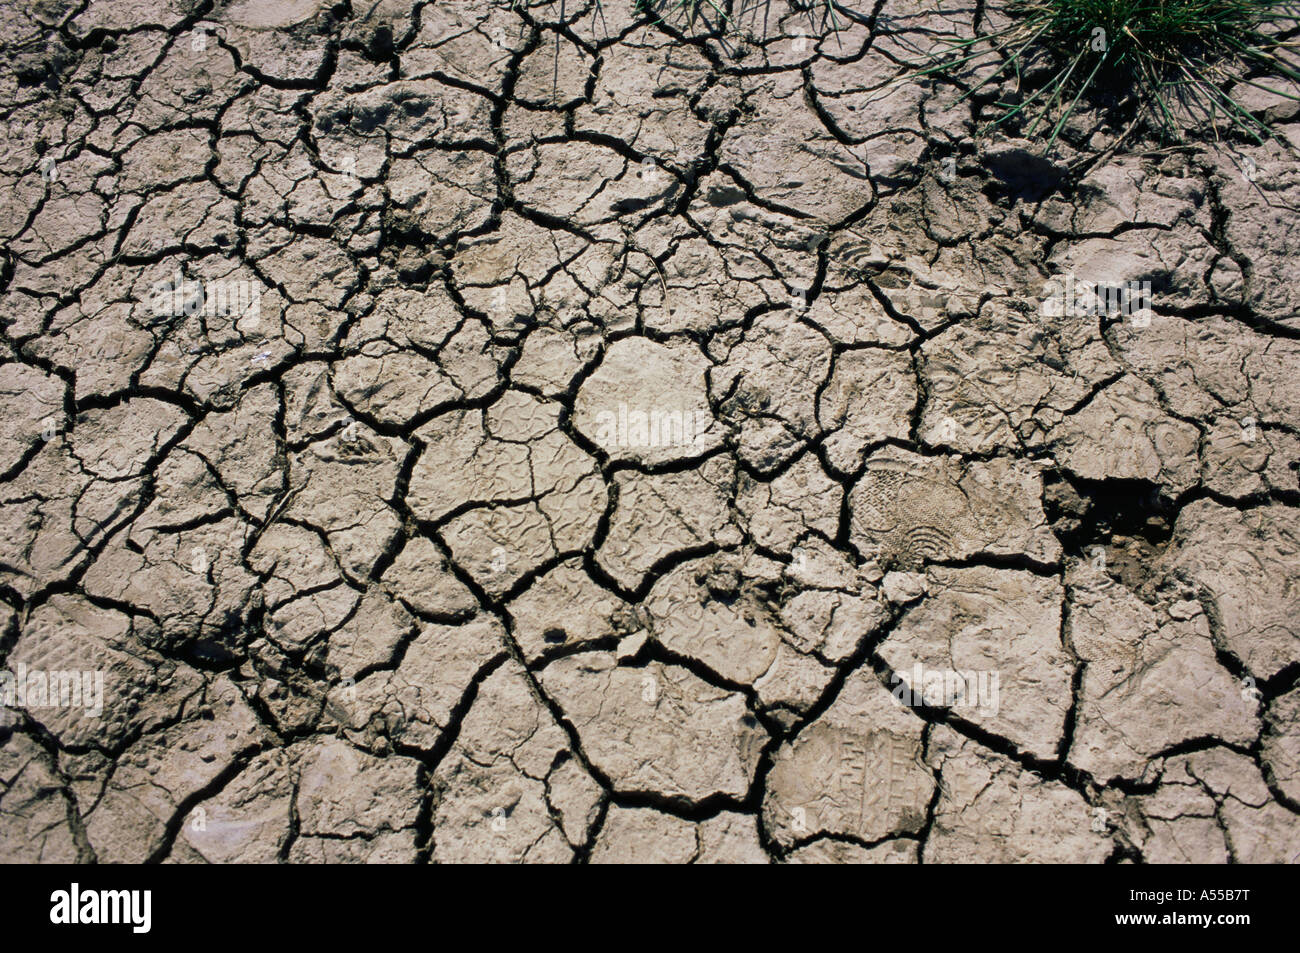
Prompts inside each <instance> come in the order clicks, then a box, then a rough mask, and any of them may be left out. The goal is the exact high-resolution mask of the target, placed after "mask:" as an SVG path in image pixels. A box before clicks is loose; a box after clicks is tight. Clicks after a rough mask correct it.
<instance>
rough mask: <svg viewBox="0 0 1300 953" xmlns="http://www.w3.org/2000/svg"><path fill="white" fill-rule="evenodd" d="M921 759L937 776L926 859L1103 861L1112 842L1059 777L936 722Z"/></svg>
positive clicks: (1009, 861) (941, 861)
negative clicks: (1024, 765) (1049, 776)
mask: <svg viewBox="0 0 1300 953" xmlns="http://www.w3.org/2000/svg"><path fill="white" fill-rule="evenodd" d="M926 763H927V764H928V765H929V766H930V767H931V768H932V769H933V770H934V771H935V772H936V773H937V775H938V777H939V792H940V795H939V800H938V803H937V804H936V805H935V807H934V824H933V825H932V826H931V828H930V836H929V838H928V839H927V840H926V844H925V849H924V851H923V856H924V860H925V862H926V863H954V862H956V863H1066V862H1069V863H1094V864H1096V863H1101V861H1103V860H1104V859H1105V858H1106V857H1107V856H1109V855H1110V853H1111V850H1112V844H1111V840H1110V838H1109V837H1108V836H1107V831H1106V830H1105V829H1103V830H1101V831H1098V830H1096V829H1095V827H1094V824H1093V818H1094V814H1093V811H1092V810H1091V808H1090V807H1089V805H1088V803H1087V802H1086V801H1085V800H1084V799H1083V798H1082V797H1081V796H1080V795H1079V794H1078V793H1077V792H1075V791H1073V790H1071V789H1070V788H1068V787H1066V786H1065V785H1064V784H1062V783H1060V782H1059V781H1048V780H1043V779H1042V778H1039V777H1038V776H1037V775H1035V774H1033V773H1031V772H1029V771H1026V770H1024V769H1023V768H1021V767H1020V766H1019V765H1018V764H1016V763H1015V762H1013V761H1011V760H1009V759H1007V758H1005V757H1003V756H1002V755H999V754H995V753H993V752H992V751H990V750H988V749H987V748H983V747H981V746H980V745H978V744H976V743H975V742H973V741H970V740H969V739H966V738H962V737H961V736H960V735H958V734H956V732H954V731H952V730H951V729H950V728H947V727H944V726H939V727H936V728H935V729H934V731H933V732H932V733H931V735H930V745H929V749H928V751H927V754H926Z"/></svg>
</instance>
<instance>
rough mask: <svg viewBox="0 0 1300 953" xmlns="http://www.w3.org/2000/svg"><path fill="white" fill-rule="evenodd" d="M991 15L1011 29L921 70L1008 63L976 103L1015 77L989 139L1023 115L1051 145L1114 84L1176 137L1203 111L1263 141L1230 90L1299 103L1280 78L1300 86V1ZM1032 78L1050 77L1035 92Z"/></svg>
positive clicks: (1001, 7) (1115, 2)
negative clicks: (1238, 86)
mask: <svg viewBox="0 0 1300 953" xmlns="http://www.w3.org/2000/svg"><path fill="white" fill-rule="evenodd" d="M991 9H992V10H993V11H994V12H996V13H997V14H998V15H999V16H1000V17H1001V18H1002V19H1003V20H1005V21H1006V25H1005V26H1002V27H1001V28H999V29H997V30H996V31H995V32H993V33H987V34H981V35H977V36H974V37H971V38H969V39H963V40H954V41H952V42H950V43H947V44H946V45H945V46H944V48H943V49H942V50H940V51H939V52H938V53H937V54H934V55H932V56H931V57H930V58H929V59H928V60H926V61H925V62H922V63H918V64H913V65H914V66H916V67H917V68H918V70H919V72H920V73H921V74H922V75H929V74H938V73H951V72H952V71H953V70H954V69H955V68H958V67H966V66H979V65H983V64H986V63H990V62H997V61H999V60H1000V63H999V65H998V66H997V67H996V69H995V70H994V71H993V72H992V73H991V74H990V75H988V76H986V77H985V78H984V79H983V80H982V81H981V82H980V84H979V85H978V86H976V87H975V88H974V89H972V90H969V91H968V92H967V93H966V96H967V97H969V96H971V95H973V94H974V93H976V92H978V90H979V89H981V88H983V87H984V86H987V85H989V84H992V83H999V82H1001V81H1003V80H1007V79H1011V78H1015V79H1016V80H1017V86H1018V87H1020V89H1019V90H1018V92H1019V93H1021V96H1020V97H1018V101H1016V102H998V103H997V104H996V109H997V111H998V112H999V115H997V117H996V118H995V119H994V120H992V121H991V122H990V123H989V124H988V125H987V126H986V127H984V129H983V130H981V132H988V131H991V130H992V129H995V128H997V127H999V126H1001V125H1003V124H1004V123H1007V122H1009V121H1011V120H1013V119H1019V120H1021V121H1022V122H1023V124H1024V130H1023V132H1024V134H1025V135H1027V136H1029V137H1031V138H1032V137H1034V136H1036V135H1038V134H1040V133H1047V148H1048V149H1049V150H1050V149H1051V147H1052V146H1053V145H1054V144H1055V142H1056V139H1057V137H1058V136H1059V135H1060V133H1061V130H1062V128H1064V126H1065V123H1066V122H1067V121H1068V120H1069V118H1070V116H1071V115H1072V114H1073V113H1074V111H1075V109H1076V108H1077V107H1078V105H1079V103H1080V101H1081V100H1082V99H1083V97H1084V96H1085V95H1087V94H1088V93H1089V92H1092V91H1098V90H1099V88H1101V87H1105V88H1106V89H1107V90H1109V91H1112V92H1114V91H1119V92H1120V93H1121V98H1128V97H1134V98H1136V101H1137V105H1138V106H1139V107H1140V108H1141V110H1142V111H1144V112H1146V113H1147V114H1149V115H1150V116H1153V117H1154V118H1155V120H1156V121H1157V124H1158V125H1159V126H1160V127H1161V128H1162V129H1163V130H1164V131H1165V132H1166V133H1167V134H1169V135H1170V136H1172V137H1173V138H1176V139H1181V138H1182V137H1183V131H1184V130H1183V125H1184V123H1185V121H1186V120H1187V119H1188V118H1189V117H1190V116H1195V115H1200V116H1202V117H1203V118H1206V119H1208V120H1209V122H1210V125H1211V127H1212V128H1213V129H1214V130H1215V134H1216V136H1217V134H1218V129H1219V121H1220V117H1226V118H1227V119H1228V120H1230V121H1231V124H1232V126H1233V127H1234V128H1236V129H1237V130H1239V131H1240V132H1242V133H1244V134H1246V135H1247V136H1249V137H1250V138H1252V139H1254V140H1256V141H1263V140H1264V139H1266V138H1268V137H1269V136H1271V135H1272V130H1271V129H1270V128H1269V126H1268V125H1267V123H1265V122H1264V121H1263V120H1262V119H1259V118H1258V117H1256V116H1255V115H1254V114H1253V113H1252V112H1250V111H1249V110H1248V109H1246V107H1244V106H1243V105H1241V104H1240V103H1239V102H1237V101H1236V100H1235V99H1234V98H1233V97H1232V95H1231V94H1230V93H1229V92H1228V91H1227V88H1228V87H1230V86H1231V85H1233V84H1234V83H1238V82H1240V83H1246V84H1248V85H1251V86H1254V87H1257V88H1260V89H1264V90H1266V91H1268V92H1271V93H1274V94H1276V95H1278V96H1281V97H1284V98H1287V99H1293V100H1294V99H1298V98H1300V97H1297V95H1296V93H1295V88H1294V87H1293V88H1291V89H1278V88H1276V85H1277V82H1278V80H1281V81H1282V82H1283V83H1284V84H1285V83H1289V82H1291V81H1296V82H1300V60H1298V59H1297V57H1296V56H1295V55H1294V53H1293V51H1294V49H1295V47H1296V43H1295V39H1294V37H1295V35H1296V31H1297V27H1298V26H1300V3H1296V2H1295V0H1006V2H1003V3H1000V4H996V5H992V6H991ZM1026 74H1034V75H1037V76H1039V77H1040V78H1038V79H1036V80H1034V81H1032V82H1030V83H1028V84H1027V85H1028V86H1029V87H1030V88H1024V87H1025V86H1026V84H1025V83H1024V82H1023V80H1024V79H1025V76H1026ZM963 98H965V97H963ZM1049 129H1050V132H1048V130H1049Z"/></svg>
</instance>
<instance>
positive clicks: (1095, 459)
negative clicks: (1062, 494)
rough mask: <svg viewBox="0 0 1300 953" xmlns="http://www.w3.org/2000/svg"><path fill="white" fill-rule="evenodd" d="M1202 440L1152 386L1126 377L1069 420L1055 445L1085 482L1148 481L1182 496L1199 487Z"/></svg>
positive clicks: (1065, 462) (1056, 432)
mask: <svg viewBox="0 0 1300 953" xmlns="http://www.w3.org/2000/svg"><path fill="white" fill-rule="evenodd" d="M1198 437H1199V434H1198V433H1197V430H1196V428H1195V427H1193V426H1191V425H1190V424H1186V423H1183V422H1182V421H1180V420H1177V419H1175V418H1174V417H1171V416H1170V415H1168V414H1167V413H1165V411H1163V410H1162V409H1161V408H1160V406H1159V403H1158V399H1157V396H1156V392H1155V391H1154V390H1153V389H1152V388H1151V387H1149V386H1148V385H1146V384H1144V383H1142V382H1141V381H1138V380H1136V379H1134V378H1132V377H1125V378H1123V379H1122V380H1119V381H1117V382H1116V383H1114V384H1112V385H1110V386H1109V387H1107V388H1105V389H1104V390H1103V391H1101V393H1099V394H1097V395H1096V396H1094V397H1093V398H1092V399H1091V400H1090V401H1089V402H1088V403H1087V405H1086V406H1084V407H1083V408H1081V409H1080V410H1079V411H1077V412H1076V413H1074V414H1071V415H1070V416H1069V417H1067V418H1065V420H1064V421H1063V422H1062V423H1061V424H1060V425H1059V426H1057V427H1056V428H1055V429H1054V430H1053V432H1052V437H1051V446H1052V448H1053V450H1054V452H1055V453H1056V454H1057V457H1058V459H1060V461H1061V463H1062V464H1063V465H1064V466H1065V467H1066V468H1067V469H1069V470H1070V471H1071V472H1072V473H1075V474H1077V475H1078V476H1080V477H1083V478H1084V479H1085V480H1107V479H1119V480H1146V481H1148V482H1150V483H1157V484H1160V485H1161V486H1164V487H1167V488H1168V491H1169V492H1170V493H1171V494H1178V493H1181V492H1183V491H1184V490H1186V489H1187V488H1188V487H1191V486H1193V485H1195V483H1196V480H1197V470H1198V467H1197V443H1198Z"/></svg>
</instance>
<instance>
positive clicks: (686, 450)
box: [573, 338, 721, 464]
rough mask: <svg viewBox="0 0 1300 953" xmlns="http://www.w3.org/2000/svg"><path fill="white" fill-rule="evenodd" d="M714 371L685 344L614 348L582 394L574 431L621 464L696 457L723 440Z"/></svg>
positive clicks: (641, 342)
mask: <svg viewBox="0 0 1300 953" xmlns="http://www.w3.org/2000/svg"><path fill="white" fill-rule="evenodd" d="M709 366H710V365H709V362H708V360H707V359H706V358H705V357H704V355H703V354H701V353H700V352H699V350H698V349H697V348H695V347H693V346H692V345H690V344H689V343H687V342H680V343H678V342H675V343H673V344H671V345H667V344H659V343H656V342H654V341H650V340H647V339H645V338H625V339H623V340H620V341H616V342H615V343H614V344H612V345H610V347H609V349H608V350H607V351H606V352H605V355H604V357H603V358H602V359H601V362H600V366H599V367H598V368H597V369H596V371H595V372H594V373H593V374H591V375H590V376H589V377H588V378H587V379H586V380H585V381H583V383H582V386H581V387H580V388H579V389H578V396H577V398H576V399H575V401H574V405H573V424H574V426H575V427H576V428H577V429H578V430H579V432H581V433H582V435H583V436H584V437H586V438H587V439H588V440H590V441H591V442H592V443H594V444H595V445H596V446H597V447H599V448H600V449H601V450H603V451H605V452H606V453H607V454H609V455H610V456H611V457H612V458H613V459H616V460H633V461H638V462H641V463H646V464H654V463H664V462H667V461H670V460H682V459H687V458H691V457H698V456H700V455H702V454H704V453H707V452H708V451H710V450H712V449H714V448H715V447H717V446H718V444H719V442H720V439H721V438H720V429H719V426H718V424H717V423H716V421H714V419H713V413H712V411H711V410H710V409H709V403H708V400H707V398H706V393H705V372H706V371H707V370H708V369H709Z"/></svg>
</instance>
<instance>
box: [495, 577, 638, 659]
mask: <svg viewBox="0 0 1300 953" xmlns="http://www.w3.org/2000/svg"><path fill="white" fill-rule="evenodd" d="M509 612H510V618H511V620H512V622H513V626H512V629H513V633H514V638H515V640H516V641H517V642H518V643H519V647H520V649H522V650H523V653H524V656H525V657H526V658H528V659H529V660H530V661H531V660H533V659H535V658H537V657H539V656H541V655H543V654H544V653H546V652H548V651H554V650H558V649H561V648H563V649H566V650H567V649H569V648H572V647H574V646H577V645H582V644H584V643H587V642H593V641H599V640H603V639H613V638H617V637H620V636H622V635H626V634H628V633H630V632H632V631H634V630H635V629H636V628H637V627H638V623H637V621H636V618H635V616H634V615H633V613H632V611H631V609H630V607H629V606H628V605H627V603H625V602H624V601H623V600H622V599H620V598H619V597H618V596H616V595H614V594H613V593H612V592H610V591H609V590H607V589H603V588H601V587H600V586H598V585H597V584H596V583H595V582H594V581H592V579H591V577H590V576H588V575H587V573H586V572H585V571H584V570H583V568H582V564H581V562H580V561H578V560H569V561H567V562H564V563H561V564H560V565H558V566H556V567H555V568H554V569H552V570H550V571H549V572H547V573H545V574H543V575H542V576H539V577H538V578H537V579H536V580H535V581H534V582H533V583H532V585H530V586H529V587H528V588H527V589H526V590H524V592H522V593H520V595H519V596H518V597H516V598H515V599H514V600H513V601H512V602H511V603H510V606H509Z"/></svg>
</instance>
